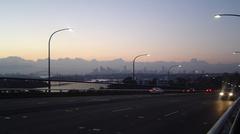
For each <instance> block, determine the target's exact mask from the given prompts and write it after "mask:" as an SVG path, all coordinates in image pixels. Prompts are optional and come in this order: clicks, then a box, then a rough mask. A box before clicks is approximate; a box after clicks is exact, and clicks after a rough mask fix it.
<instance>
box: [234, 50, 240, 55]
mask: <svg viewBox="0 0 240 134" xmlns="http://www.w3.org/2000/svg"><path fill="white" fill-rule="evenodd" d="M232 54H233V55H236V54H240V51H235V52H233V53H232Z"/></svg>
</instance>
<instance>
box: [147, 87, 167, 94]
mask: <svg viewBox="0 0 240 134" xmlns="http://www.w3.org/2000/svg"><path fill="white" fill-rule="evenodd" d="M148 91H149V92H150V93H153V94H154V93H163V92H164V91H163V89H161V88H158V87H154V88H151V89H149V90H148Z"/></svg>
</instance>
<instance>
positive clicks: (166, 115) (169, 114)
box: [164, 111, 179, 117]
mask: <svg viewBox="0 0 240 134" xmlns="http://www.w3.org/2000/svg"><path fill="white" fill-rule="evenodd" d="M178 112H179V111H175V112H171V113H168V114H165V115H164V116H165V117H168V116H171V115H174V114H176V113H178Z"/></svg>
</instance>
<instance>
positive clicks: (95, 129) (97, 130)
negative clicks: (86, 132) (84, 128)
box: [92, 128, 101, 132]
mask: <svg viewBox="0 0 240 134" xmlns="http://www.w3.org/2000/svg"><path fill="white" fill-rule="evenodd" d="M92 131H95V132H100V131H101V129H99V128H93V129H92Z"/></svg>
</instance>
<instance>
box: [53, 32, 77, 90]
mask: <svg viewBox="0 0 240 134" xmlns="http://www.w3.org/2000/svg"><path fill="white" fill-rule="evenodd" d="M61 31H72V29H71V28H64V29H59V30H57V31H55V32H53V33H52V34H51V36H50V37H49V40H48V90H49V92H51V80H50V77H51V69H50V65H51V55H50V52H51V51H50V49H51V47H50V44H51V40H52V37H53V36H54V35H55V34H56V33H58V32H61Z"/></svg>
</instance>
